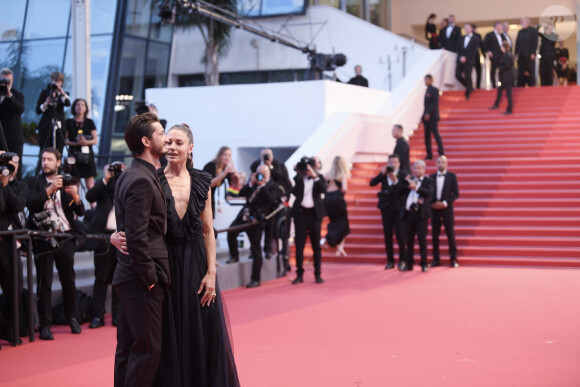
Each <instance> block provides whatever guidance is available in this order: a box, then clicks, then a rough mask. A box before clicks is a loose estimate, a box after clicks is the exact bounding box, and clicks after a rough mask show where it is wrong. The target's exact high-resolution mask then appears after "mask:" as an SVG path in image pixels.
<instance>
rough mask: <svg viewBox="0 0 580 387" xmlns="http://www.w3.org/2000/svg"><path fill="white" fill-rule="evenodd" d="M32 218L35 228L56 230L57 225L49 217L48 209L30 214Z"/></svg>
mask: <svg viewBox="0 0 580 387" xmlns="http://www.w3.org/2000/svg"><path fill="white" fill-rule="evenodd" d="M32 220H33V222H34V225H35V226H36V229H37V230H40V231H51V232H55V231H57V230H58V225H57V224H56V222H55V221H54V220H52V219H51V217H50V211H49V210H45V211H41V212H37V213H36V214H34V215H33V216H32Z"/></svg>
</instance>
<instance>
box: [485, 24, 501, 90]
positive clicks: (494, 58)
mask: <svg viewBox="0 0 580 387" xmlns="http://www.w3.org/2000/svg"><path fill="white" fill-rule="evenodd" d="M502 33H503V30H502V24H501V22H495V23H494V24H493V31H491V32H489V33H488V34H487V35H485V39H484V41H483V47H484V50H485V52H486V53H487V56H489V61H490V62H491V71H490V73H489V77H490V78H491V87H493V88H494V89H495V78H496V76H497V74H496V73H497V69H498V68H499V60H500V59H501V54H502V51H501V45H502V42H503V41H504V40H505V37H504V36H503V34H502Z"/></svg>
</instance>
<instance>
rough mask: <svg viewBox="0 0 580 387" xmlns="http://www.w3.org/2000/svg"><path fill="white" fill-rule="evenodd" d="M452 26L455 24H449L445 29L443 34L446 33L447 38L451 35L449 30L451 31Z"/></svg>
mask: <svg viewBox="0 0 580 387" xmlns="http://www.w3.org/2000/svg"><path fill="white" fill-rule="evenodd" d="M453 27H455V24H449V25H448V26H447V29H446V30H445V34H446V35H447V38H449V37H450V36H451V32H452V31H453Z"/></svg>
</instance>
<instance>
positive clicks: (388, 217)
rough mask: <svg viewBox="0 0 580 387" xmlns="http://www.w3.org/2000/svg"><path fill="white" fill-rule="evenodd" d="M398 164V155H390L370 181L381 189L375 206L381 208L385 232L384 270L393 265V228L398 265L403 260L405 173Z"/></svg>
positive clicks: (371, 184)
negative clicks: (402, 221)
mask: <svg viewBox="0 0 580 387" xmlns="http://www.w3.org/2000/svg"><path fill="white" fill-rule="evenodd" d="M400 165H401V163H400V161H399V156H398V155H396V154H392V155H390V156H389V163H388V164H387V165H385V166H384V167H383V169H382V170H381V172H380V173H379V174H378V175H377V176H375V177H373V179H372V180H371V182H370V186H371V187H374V186H376V185H377V184H381V190H380V191H379V192H378V194H377V196H378V197H379V202H378V204H377V208H378V209H380V210H381V217H382V220H383V233H384V234H385V249H386V251H387V265H386V266H385V270H388V269H392V268H394V267H395V254H394V249H393V228H394V229H395V235H396V238H397V245H398V246H399V265H400V264H401V263H403V262H404V261H405V235H404V232H403V228H402V224H401V210H402V208H403V205H402V199H403V195H402V194H403V181H405V178H406V177H407V173H406V172H405V171H402V170H400V168H399V167H400Z"/></svg>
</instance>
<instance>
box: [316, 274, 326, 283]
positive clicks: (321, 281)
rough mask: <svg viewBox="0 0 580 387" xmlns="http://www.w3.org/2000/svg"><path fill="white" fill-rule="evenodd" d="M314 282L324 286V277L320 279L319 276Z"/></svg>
mask: <svg viewBox="0 0 580 387" xmlns="http://www.w3.org/2000/svg"><path fill="white" fill-rule="evenodd" d="M314 282H316V283H317V284H323V283H324V280H323V279H322V277H320V276H319V275H317V276H316V279H315V280H314Z"/></svg>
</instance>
